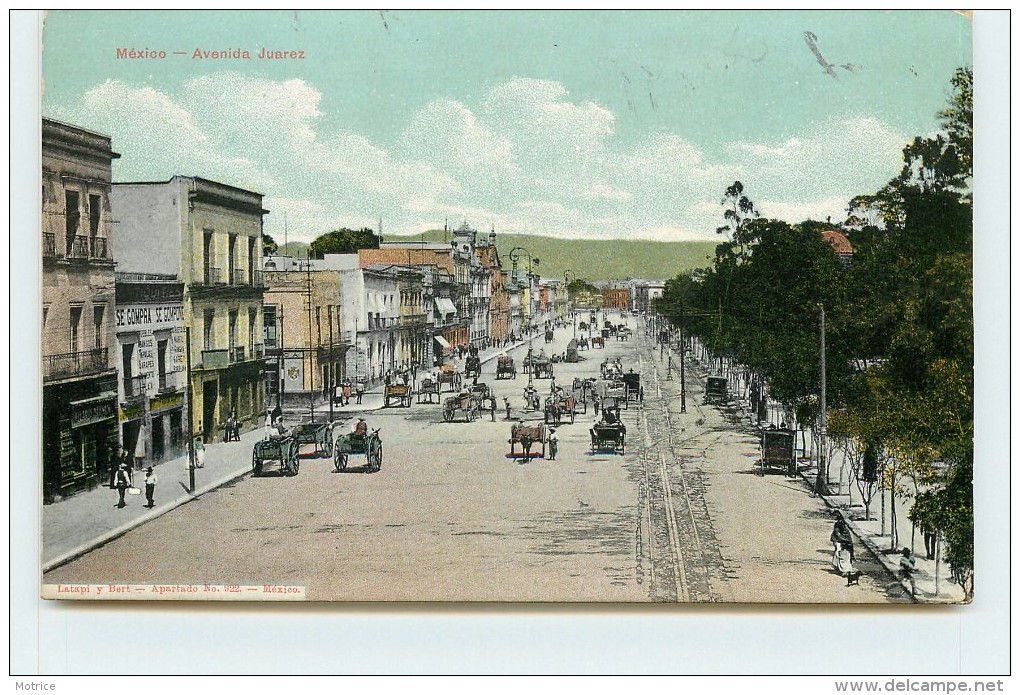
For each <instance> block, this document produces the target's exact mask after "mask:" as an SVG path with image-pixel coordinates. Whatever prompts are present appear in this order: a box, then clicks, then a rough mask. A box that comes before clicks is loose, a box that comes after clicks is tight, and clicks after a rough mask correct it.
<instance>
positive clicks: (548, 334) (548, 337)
mask: <svg viewBox="0 0 1020 695" xmlns="http://www.w3.org/2000/svg"><path fill="white" fill-rule="evenodd" d="M552 341H553V332H552V329H551V328H550V329H548V330H547V331H546V332H545V342H547V343H551V342H552Z"/></svg>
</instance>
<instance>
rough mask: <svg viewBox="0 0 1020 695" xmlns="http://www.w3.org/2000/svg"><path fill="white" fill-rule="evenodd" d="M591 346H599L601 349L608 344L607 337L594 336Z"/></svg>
mask: <svg viewBox="0 0 1020 695" xmlns="http://www.w3.org/2000/svg"><path fill="white" fill-rule="evenodd" d="M591 346H592V347H593V348H599V349H600V350H601V349H602V348H604V347H605V346H606V339H605V338H603V337H602V336H601V335H596V336H592V339H591Z"/></svg>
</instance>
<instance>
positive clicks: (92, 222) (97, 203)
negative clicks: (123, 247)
mask: <svg viewBox="0 0 1020 695" xmlns="http://www.w3.org/2000/svg"><path fill="white" fill-rule="evenodd" d="M102 201H103V199H102V198H101V197H100V196H98V195H90V196H89V236H91V237H92V238H93V239H95V238H96V237H97V236H99V219H100V217H101V215H102V211H103V202H102Z"/></svg>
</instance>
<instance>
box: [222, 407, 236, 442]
mask: <svg viewBox="0 0 1020 695" xmlns="http://www.w3.org/2000/svg"><path fill="white" fill-rule="evenodd" d="M235 422H236V420H235V419H234V413H233V412H231V413H230V415H228V416H227V423H226V424H225V425H224V426H223V441H224V442H230V441H233V439H234V423H235Z"/></svg>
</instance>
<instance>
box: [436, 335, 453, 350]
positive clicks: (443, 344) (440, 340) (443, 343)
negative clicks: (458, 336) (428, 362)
mask: <svg viewBox="0 0 1020 695" xmlns="http://www.w3.org/2000/svg"><path fill="white" fill-rule="evenodd" d="M433 337H434V338H435V340H436V342H437V343H439V346H440V347H441V348H443V349H445V350H449V349H450V348H451V347H452V346H451V345H450V341H448V340H447V339H446V338H444V337H443V336H441V335H437V336H433Z"/></svg>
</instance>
